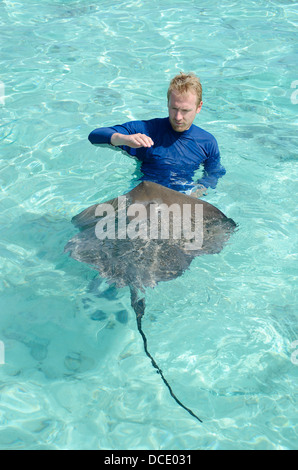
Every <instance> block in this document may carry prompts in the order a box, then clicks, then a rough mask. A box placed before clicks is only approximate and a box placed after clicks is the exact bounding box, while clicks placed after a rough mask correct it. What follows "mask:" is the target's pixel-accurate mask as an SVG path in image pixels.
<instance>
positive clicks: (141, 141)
mask: <svg viewBox="0 0 298 470" xmlns="http://www.w3.org/2000/svg"><path fill="white" fill-rule="evenodd" d="M111 144H112V145H114V146H115V147H119V146H122V145H127V146H128V147H131V148H133V149H138V148H141V147H147V148H149V147H152V145H154V142H153V140H152V139H151V137H148V135H146V134H132V135H125V134H119V133H118V132H115V134H113V135H112V137H111Z"/></svg>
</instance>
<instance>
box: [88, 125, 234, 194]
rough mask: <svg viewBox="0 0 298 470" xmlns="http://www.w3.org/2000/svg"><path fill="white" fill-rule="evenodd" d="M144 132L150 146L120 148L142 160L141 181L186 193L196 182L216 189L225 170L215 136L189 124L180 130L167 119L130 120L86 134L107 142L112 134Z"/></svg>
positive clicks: (95, 140) (96, 142) (93, 138)
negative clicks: (199, 172) (200, 171)
mask: <svg viewBox="0 0 298 470" xmlns="http://www.w3.org/2000/svg"><path fill="white" fill-rule="evenodd" d="M115 132H118V133H120V134H126V135H130V134H137V133H141V134H146V135H148V136H149V137H151V139H152V140H153V142H154V145H153V146H152V147H150V148H145V147H141V148H137V149H134V148H131V147H128V146H121V147H120V148H121V149H122V150H124V151H125V152H127V153H128V154H129V155H131V156H133V157H135V158H137V159H138V160H140V161H141V172H142V174H143V176H142V177H141V181H144V180H146V181H153V182H155V183H159V184H161V185H163V186H166V187H168V188H171V189H175V190H176V191H181V192H187V191H189V190H191V189H193V188H194V187H195V186H196V185H198V184H202V185H203V186H205V187H206V188H208V187H211V188H215V186H216V184H217V181H218V179H219V178H220V177H221V176H223V175H224V174H225V173H226V170H225V168H224V167H223V166H222V165H221V163H220V152H219V149H218V144H217V141H216V139H215V137H214V136H213V135H212V134H210V133H209V132H207V131H205V130H203V129H201V128H200V127H198V126H196V125H194V124H192V125H191V127H190V128H189V129H188V130H186V131H183V132H177V131H175V130H173V128H172V126H171V124H170V121H169V118H156V119H151V120H148V121H130V122H127V123H125V124H122V125H116V126H113V127H102V128H99V129H95V130H94V131H92V132H91V134H90V135H89V141H90V142H91V143H92V144H110V143H111V137H112V135H113V134H114V133H115ZM201 164H202V165H203V175H202V177H201V178H200V179H198V180H197V181H193V177H194V173H195V171H196V170H197V169H198V168H199V167H200V165H201Z"/></svg>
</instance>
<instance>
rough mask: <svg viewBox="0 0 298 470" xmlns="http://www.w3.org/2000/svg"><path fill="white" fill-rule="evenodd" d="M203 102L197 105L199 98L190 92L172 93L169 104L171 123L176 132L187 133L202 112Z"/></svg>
mask: <svg viewBox="0 0 298 470" xmlns="http://www.w3.org/2000/svg"><path fill="white" fill-rule="evenodd" d="M202 105H203V102H202V101H201V103H200V104H199V105H198V104H197V96H196V95H195V94H194V93H192V92H191V91H188V92H187V93H183V94H179V93H177V92H174V91H172V93H171V94H170V99H169V102H168V108H169V118H170V123H171V126H172V128H173V129H174V131H177V132H183V131H187V130H188V129H189V128H190V126H191V125H192V123H193V121H194V119H195V117H196V115H197V114H198V113H199V112H200V111H201V108H202Z"/></svg>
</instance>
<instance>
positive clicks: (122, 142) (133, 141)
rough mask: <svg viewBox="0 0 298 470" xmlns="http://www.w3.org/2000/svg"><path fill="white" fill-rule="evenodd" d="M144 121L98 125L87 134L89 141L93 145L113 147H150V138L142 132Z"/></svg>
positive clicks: (151, 143)
mask: <svg viewBox="0 0 298 470" xmlns="http://www.w3.org/2000/svg"><path fill="white" fill-rule="evenodd" d="M138 130H142V131H146V129H144V123H143V122H141V121H136V122H130V123H126V124H122V125H121V126H114V127H100V128H99V129H95V130H94V131H92V132H91V133H90V134H89V137H88V139H89V141H90V142H91V144H93V145H101V144H111V145H114V146H115V147H122V146H127V147H130V148H141V147H147V148H148V147H151V146H152V145H154V143H153V141H152V139H151V138H150V137H149V136H148V135H147V134H145V133H144V132H136V131H138Z"/></svg>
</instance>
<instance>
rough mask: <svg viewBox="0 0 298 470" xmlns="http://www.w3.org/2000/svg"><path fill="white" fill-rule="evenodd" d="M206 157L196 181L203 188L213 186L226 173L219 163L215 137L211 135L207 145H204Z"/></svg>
mask: <svg viewBox="0 0 298 470" xmlns="http://www.w3.org/2000/svg"><path fill="white" fill-rule="evenodd" d="M206 150H207V152H208V157H207V159H206V160H205V161H204V171H203V176H202V178H200V179H199V180H198V181H197V184H198V185H203V186H204V187H205V188H209V187H210V188H213V189H214V188H215V187H216V185H217V182H218V180H219V178H221V177H222V176H224V175H225V174H226V170H225V168H224V167H223V166H222V165H221V163H220V152H219V148H218V144H217V141H216V139H215V137H213V136H212V137H211V139H210V141H209V145H208V146H206Z"/></svg>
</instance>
